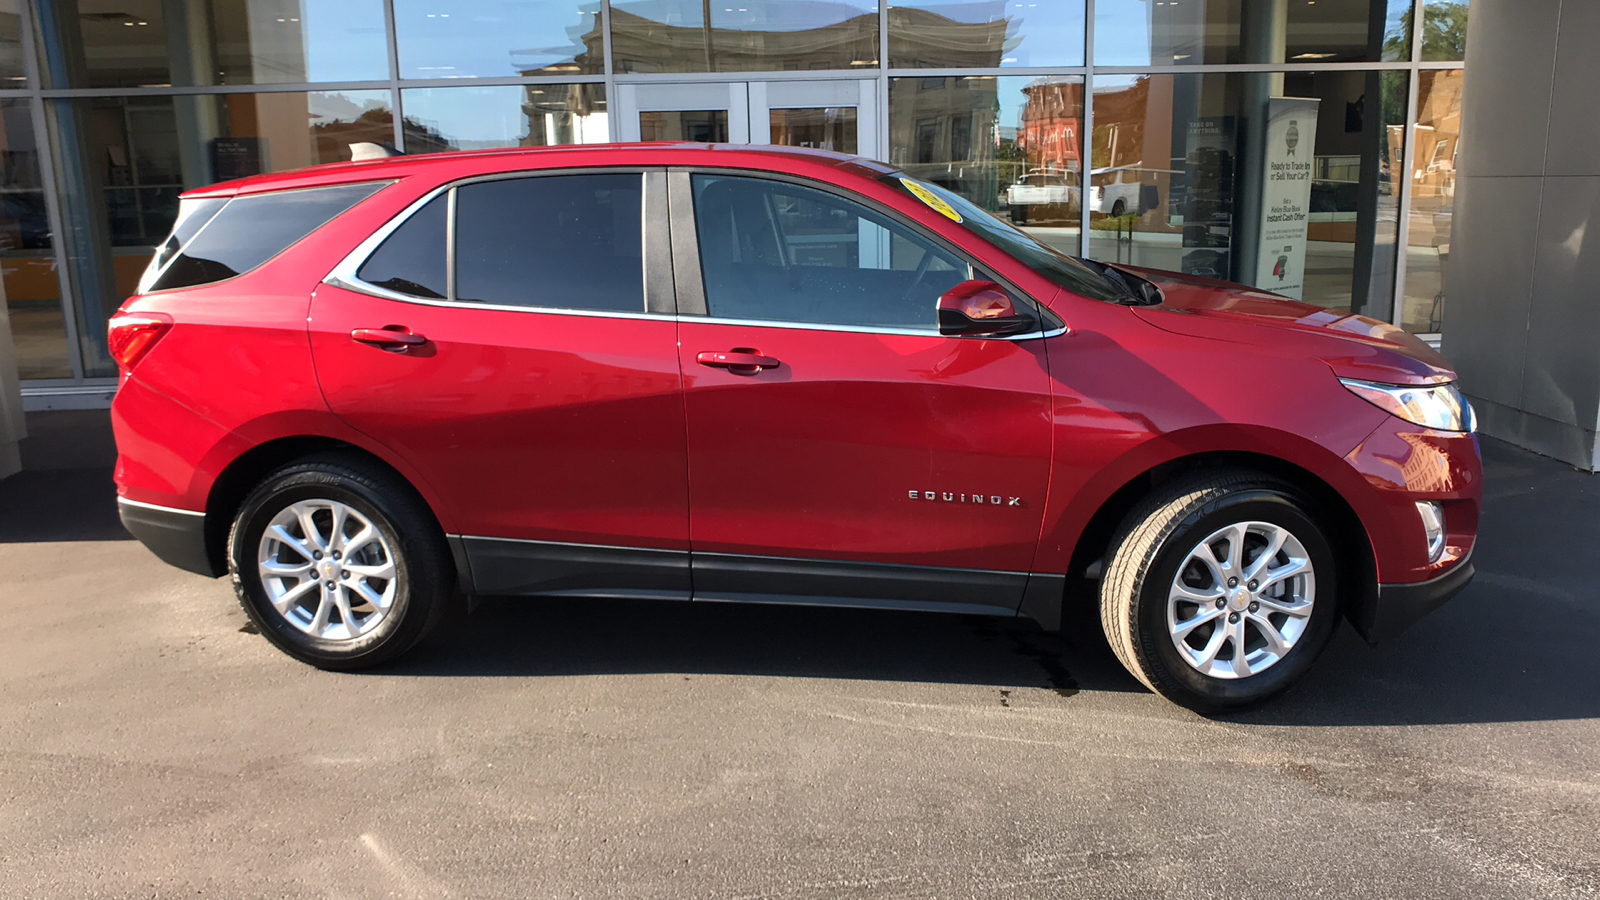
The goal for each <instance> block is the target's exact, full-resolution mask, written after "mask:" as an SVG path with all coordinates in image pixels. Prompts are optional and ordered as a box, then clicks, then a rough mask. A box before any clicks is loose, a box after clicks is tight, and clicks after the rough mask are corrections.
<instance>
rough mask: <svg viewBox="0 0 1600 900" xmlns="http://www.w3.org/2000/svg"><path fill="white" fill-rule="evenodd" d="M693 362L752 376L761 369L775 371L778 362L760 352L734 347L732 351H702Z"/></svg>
mask: <svg viewBox="0 0 1600 900" xmlns="http://www.w3.org/2000/svg"><path fill="white" fill-rule="evenodd" d="M694 361H695V362H697V363H699V364H700V365H702V366H710V367H711V368H713V369H727V370H728V371H729V372H732V373H733V374H735V375H754V374H756V373H757V372H760V371H762V370H763V369H776V368H777V367H778V365H779V363H778V361H777V360H775V359H773V358H772V357H770V356H764V355H762V353H761V351H760V350H752V349H751V348H749V347H735V348H733V349H732V350H702V351H700V352H699V353H698V354H696V356H695V358H694Z"/></svg>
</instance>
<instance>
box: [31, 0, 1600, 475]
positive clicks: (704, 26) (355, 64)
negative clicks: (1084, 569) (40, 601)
mask: <svg viewBox="0 0 1600 900" xmlns="http://www.w3.org/2000/svg"><path fill="white" fill-rule="evenodd" d="M1469 24H1470V27H1469ZM1595 39H1600V3H1597V2H1595V0H1470V3H1469V0H877V2H874V0H0V150H3V156H0V162H3V169H0V179H3V181H0V194H3V197H4V204H3V206H0V270H3V279H0V282H3V292H4V299H5V303H4V304H3V309H4V311H5V313H6V315H4V316H0V475H3V474H5V473H6V472H7V471H8V470H9V469H8V467H7V466H8V464H7V461H6V460H7V458H8V454H9V457H10V458H11V460H12V463H11V467H13V468H14V464H15V454H16V450H15V441H16V439H17V438H18V436H19V435H20V434H21V433H22V430H23V426H24V419H23V415H22V413H23V410H28V411H46V410H65V409H96V408H104V407H105V406H107V405H108V404H109V402H110V397H111V395H112V393H113V392H114V390H115V385H116V378H115V375H116V369H115V366H114V365H113V364H112V362H111V361H110V359H109V357H108V355H107V351H106V343H105V323H106V319H107V318H108V316H109V315H110V314H111V312H112V311H113V310H115V309H116V307H117V306H118V304H120V303H121V302H122V300H123V299H124V298H125V297H127V296H128V295H129V294H130V293H131V292H132V290H133V287H134V285H135V284H136V283H137V281H138V278H139V274H140V272H141V271H142V270H143V268H144V266H145V263H146V262H147V260H148V259H149V257H150V255H151V253H152V251H153V248H154V247H155V245H156V244H157V243H158V242H160V241H161V240H162V239H163V238H164V237H165V235H166V232H167V230H168V229H169V227H170V226H171V224H172V221H173V219H174V216H175V214H176V210H177V197H178V194H179V193H180V192H182V191H184V190H185V189H188V188H192V187H197V186H200V185H204V184H208V183H211V182H215V181H220V180H224V179H230V178H237V177H241V176H246V175H251V174H255V173H258V172H267V171H278V170H284V169H292V168H297V167H301V166H307V165H313V164H316V163H324V162H335V161H342V160H346V159H349V158H350V155H351V152H352V150H351V145H352V144H361V143H372V144H388V145H392V146H393V147H395V148H397V149H399V150H401V151H404V152H408V153H419V152H437V151H450V150H469V149H478V148H490V147H516V146H542V145H551V144H574V143H601V142H606V141H631V140H691V141H729V142H735V143H774V144H791V145H798V146H808V147H821V148H826V149H832V150H837V151H841V152H845V153H859V154H863V155H867V156H872V157H877V158H880V159H883V160H886V161H888V162H890V163H892V164H894V165H896V166H898V167H900V168H902V169H903V170H904V171H906V172H907V173H908V174H910V175H913V176H915V177H917V178H920V179H923V180H925V181H929V182H935V183H938V184H941V185H945V186H947V187H949V188H951V189H952V190H955V191H957V192H959V193H961V194H963V195H965V196H966V197H968V198H970V199H971V200H973V201H974V202H975V203H977V204H979V205H981V206H983V207H985V208H987V209H990V210H993V211H994V212H995V213H996V214H997V215H1000V216H1002V217H1007V218H1009V219H1011V220H1012V221H1014V222H1016V223H1017V224H1018V225H1019V226H1021V227H1023V228H1025V229H1027V230H1029V231H1031V232H1033V233H1034V234H1036V235H1037V236H1038V237H1039V238H1040V239H1042V240H1044V241H1045V242H1047V243H1049V244H1051V245H1053V246H1056V247H1058V248H1061V249H1062V250H1065V251H1067V252H1069V253H1072V254H1083V255H1089V256H1093V257H1096V258H1099V259H1104V260H1107V261H1121V262H1127V263H1132V264H1136V265H1145V266H1152V267H1156V268H1165V269H1174V270H1183V271H1188V272H1193V273H1196V274H1201V275H1209V276H1214V277H1220V278H1226V279H1229V280H1235V281H1242V282H1247V283H1252V284H1256V285H1260V286H1262V287H1266V288H1268V289H1271V290H1276V291H1280V292H1283V293H1286V294H1289V295H1291V296H1295V297H1298V298H1300V299H1302V300H1304V301H1306V302H1308V303H1312V304H1315V305H1317V306H1321V307H1324V308H1326V309H1328V310H1329V311H1331V312H1332V313H1335V314H1343V313H1355V314H1360V315H1364V316H1368V317H1371V318H1375V319H1379V320H1382V321H1385V322H1391V323H1393V324H1394V325H1396V326H1399V327H1401V328H1404V329H1406V330H1408V331H1411V332H1413V333H1416V334H1418V335H1421V336H1423V337H1424V338H1425V339H1427V340H1429V341H1431V342H1434V343H1442V346H1443V349H1444V350H1445V352H1446V353H1447V355H1449V356H1450V357H1451V358H1452V360H1453V361H1454V362H1456V363H1457V364H1458V365H1459V366H1460V368H1461V371H1462V380H1463V386H1464V388H1465V389H1466V391H1467V392H1468V393H1469V394H1470V395H1471V396H1472V397H1473V398H1474V401H1475V404H1476V405H1477V407H1478V410H1479V413H1480V417H1481V420H1482V422H1483V428H1484V430H1485V431H1486V432H1487V433H1489V434H1492V435H1495V436H1498V437H1503V438H1505V439H1507V440H1511V441H1513V442H1516V443H1519V444H1521V445H1523V446H1527V447H1530V448H1532V449H1535V450H1538V451H1540V452H1543V453H1546V454H1549V455H1553V456H1557V457H1559V458H1562V459H1565V460H1567V461H1569V462H1572V463H1574V464H1576V465H1581V466H1583V467H1585V468H1589V469H1593V468H1595V467H1596V454H1595V433H1596V429H1597V420H1600V302H1596V301H1595V300H1594V299H1593V289H1592V285H1594V284H1597V283H1600V262H1597V258H1600V251H1597V250H1596V245H1597V244H1600V234H1597V236H1596V237H1595V238H1594V239H1593V240H1591V239H1590V238H1589V236H1588V234H1587V231H1586V229H1587V226H1588V224H1589V223H1590V219H1592V218H1594V216H1595V213H1596V211H1597V209H1600V150H1597V149H1596V147H1597V146H1600V140H1597V139H1600V133H1596V132H1597V129H1600V125H1597V124H1596V123H1597V122H1600V117H1597V116H1595V115H1594V112H1593V106H1594V103H1595V98H1596V97H1600V74H1597V72H1600V69H1597V68H1596V67H1595V66H1593V65H1592V63H1590V62H1588V61H1587V60H1586V59H1585V57H1584V53H1583V50H1584V49H1586V46H1585V45H1587V44H1589V43H1592V42H1593V41H1594V40H1595ZM1468 60H1470V61H1471V65H1470V66H1468V65H1467V61H1468ZM1286 173H1288V174H1286ZM530 215H537V213H536V211H530ZM1286 223H1287V225H1286ZM1597 232H1600V229H1597ZM1580 285H1583V286H1591V287H1580ZM7 322H8V323H9V324H7ZM219 364H221V363H219Z"/></svg>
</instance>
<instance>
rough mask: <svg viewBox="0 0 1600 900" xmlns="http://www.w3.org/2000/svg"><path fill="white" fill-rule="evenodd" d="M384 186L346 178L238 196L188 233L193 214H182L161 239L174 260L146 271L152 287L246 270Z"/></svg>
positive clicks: (164, 287)
mask: <svg viewBox="0 0 1600 900" xmlns="http://www.w3.org/2000/svg"><path fill="white" fill-rule="evenodd" d="M383 186H384V185H383V183H378V184H371V183H369V184H342V185H338V186H335V187H325V188H308V189H305V190H297V191H281V192H278V193H271V194H253V195H248V196H244V197H235V198H233V199H232V200H229V201H228V202H227V203H226V204H224V205H223V206H222V207H221V208H220V209H217V210H216V211H215V212H214V213H213V214H212V215H211V217H210V218H209V219H208V220H204V221H200V224H199V226H198V227H195V228H194V230H193V231H192V232H190V233H189V234H188V236H187V238H186V237H185V232H186V231H188V230H189V228H190V227H192V226H193V221H194V220H191V219H190V218H189V217H182V218H180V219H179V221H178V224H177V226H176V228H175V229H174V231H173V234H172V237H170V238H168V241H167V243H165V244H163V245H162V250H161V254H162V258H165V259H167V260H170V261H169V262H166V268H164V269H162V270H161V271H160V272H159V273H157V274H155V275H154V277H151V276H150V275H148V274H147V276H146V277H147V278H149V280H150V282H151V283H150V286H149V288H148V289H149V290H153V291H163V290H169V289H171V288H184V287H194V286H196V285H201V284H211V283H212V282H216V281H222V280H223V279H226V278H232V277H233V276H235V275H243V274H244V273H246V272H248V271H250V270H251V269H254V268H255V267H257V266H259V265H261V264H262V263H264V262H266V261H267V260H269V259H271V258H273V257H274V256H277V255H278V254H279V253H282V252H283V251H284V250H285V249H287V248H288V246H289V245H290V244H293V243H294V242H296V241H298V240H300V239H301V238H303V237H305V236H306V235H308V234H310V233H311V232H313V231H316V230H317V229H318V228H321V227H322V226H323V225H324V224H326V223H327V222H328V220H330V219H332V218H333V217H334V216H337V215H338V214H340V213H342V212H344V211H345V210H347V209H349V208H350V207H352V206H355V205H356V204H357V203H360V202H361V201H362V200H365V199H367V198H368V197H370V196H372V195H373V194H374V193H376V192H377V191H378V189H379V188H381V187H383ZM158 261H159V258H158Z"/></svg>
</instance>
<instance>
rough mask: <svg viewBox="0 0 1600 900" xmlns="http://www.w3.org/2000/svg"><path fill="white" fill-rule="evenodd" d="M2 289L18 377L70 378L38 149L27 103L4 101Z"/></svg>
mask: <svg viewBox="0 0 1600 900" xmlns="http://www.w3.org/2000/svg"><path fill="white" fill-rule="evenodd" d="M0 159H3V160H4V165H3V166H0V198H3V202H0V289H3V291H4V295H5V305H6V311H7V312H8V313H9V314H10V318H11V337H12V340H13V341H15V342H16V347H17V371H18V374H19V376H20V377H22V378H24V379H30V378H71V377H72V361H71V359H70V358H69V357H68V355H67V326H66V320H65V319H64V318H63V316H62V313H61V288H60V282H59V281H58V280H57V279H56V264H55V257H54V249H55V247H54V244H53V238H52V235H51V229H50V218H49V215H48V213H47V212H46V211H45V197H44V188H43V186H42V185H41V183H40V180H39V145H38V141H37V140H36V139H35V136H34V133H33V118H32V116H31V115H30V114H29V109H28V101H26V100H0Z"/></svg>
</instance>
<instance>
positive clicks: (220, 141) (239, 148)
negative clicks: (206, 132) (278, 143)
mask: <svg viewBox="0 0 1600 900" xmlns="http://www.w3.org/2000/svg"><path fill="white" fill-rule="evenodd" d="M266 170H267V139H266V138H258V137H218V138H212V139H211V175H212V178H213V179H215V180H217V181H228V180H230V179H233V178H248V177H250V176H251V175H260V174H261V173H262V172H265V171H266Z"/></svg>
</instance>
